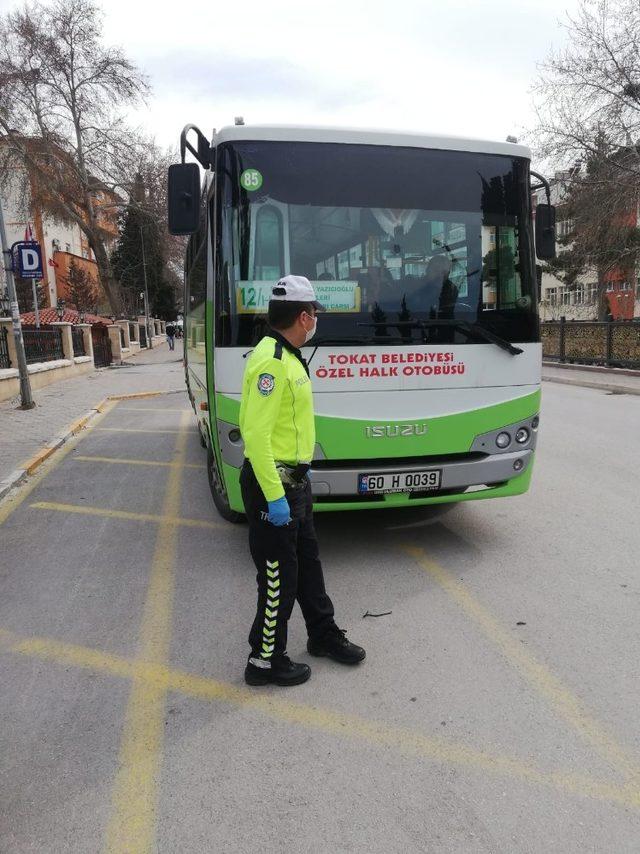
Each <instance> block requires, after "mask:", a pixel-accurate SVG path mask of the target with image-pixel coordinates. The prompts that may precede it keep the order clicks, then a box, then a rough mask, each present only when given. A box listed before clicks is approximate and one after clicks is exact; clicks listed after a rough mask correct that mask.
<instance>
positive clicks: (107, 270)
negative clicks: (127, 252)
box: [89, 237, 122, 317]
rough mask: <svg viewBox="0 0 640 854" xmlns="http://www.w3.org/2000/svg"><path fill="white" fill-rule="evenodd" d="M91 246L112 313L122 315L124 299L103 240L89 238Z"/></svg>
mask: <svg viewBox="0 0 640 854" xmlns="http://www.w3.org/2000/svg"><path fill="white" fill-rule="evenodd" d="M89 245H90V246H91V248H92V250H93V254H94V255H95V256H96V264H97V265H98V275H99V277H100V284H101V285H102V287H103V289H104V292H105V294H106V296H107V299H108V300H109V305H110V306H111V311H112V312H113V314H115V315H116V317H120V315H121V314H122V299H121V296H120V286H119V284H118V283H117V282H116V280H115V278H114V275H113V271H112V270H111V262H110V260H109V256H108V255H107V252H106V250H105V248H104V245H103V243H102V241H101V240H95V241H94V240H92V239H91V237H89Z"/></svg>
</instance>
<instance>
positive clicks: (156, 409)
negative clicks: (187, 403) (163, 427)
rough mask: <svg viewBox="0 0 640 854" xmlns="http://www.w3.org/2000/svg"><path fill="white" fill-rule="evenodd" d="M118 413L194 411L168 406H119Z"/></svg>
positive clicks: (179, 412) (180, 412)
mask: <svg viewBox="0 0 640 854" xmlns="http://www.w3.org/2000/svg"><path fill="white" fill-rule="evenodd" d="M118 412H177V413H178V414H182V413H183V412H191V413H193V409H186V408H183V409H170V408H169V407H168V406H165V407H161V406H119V407H118Z"/></svg>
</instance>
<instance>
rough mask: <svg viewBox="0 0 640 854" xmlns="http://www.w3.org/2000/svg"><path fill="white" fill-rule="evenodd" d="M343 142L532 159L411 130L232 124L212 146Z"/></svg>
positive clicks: (510, 149)
mask: <svg viewBox="0 0 640 854" xmlns="http://www.w3.org/2000/svg"><path fill="white" fill-rule="evenodd" d="M258 140H265V141H270V142H342V143H345V144H348V145H397V146H402V147H406V148H437V149H442V150H445V151H472V152H476V153H478V154H506V155H507V156H510V157H525V158H526V159H527V160H530V159H531V151H530V149H529V148H528V147H527V146H526V145H518V144H516V143H513V142H495V141H492V140H484V139H470V138H467V137H461V136H444V135H440V134H426V133H415V132H412V131H394V130H372V129H367V128H348V127H328V126H327V127H324V126H321V125H318V126H314V125H233V126H228V127H223V128H221V129H220V130H219V131H218V132H217V133H216V135H215V136H214V138H213V144H214V145H218V144H219V143H223V142H256V141H258Z"/></svg>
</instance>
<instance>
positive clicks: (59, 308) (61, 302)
mask: <svg viewBox="0 0 640 854" xmlns="http://www.w3.org/2000/svg"><path fill="white" fill-rule="evenodd" d="M64 308H65V301H64V300H63V299H59V300H58V304H57V305H56V314H57V315H58V320H59V321H60V322H62V318H63V317H64Z"/></svg>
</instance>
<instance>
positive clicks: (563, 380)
mask: <svg viewBox="0 0 640 854" xmlns="http://www.w3.org/2000/svg"><path fill="white" fill-rule="evenodd" d="M542 381H543V382H546V383H559V384H560V385H572V386H579V387H580V388H595V389H598V390H600V391H608V392H611V393H612V394H635V395H640V388H634V387H633V386H628V385H623V384H622V383H595V382H594V383H592V382H589V381H588V380H574V379H570V378H569V377H545V375H544V374H543V375H542Z"/></svg>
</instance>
